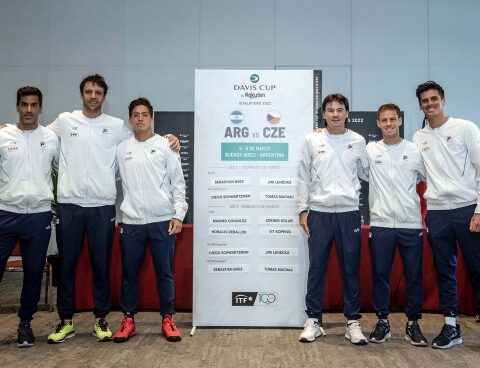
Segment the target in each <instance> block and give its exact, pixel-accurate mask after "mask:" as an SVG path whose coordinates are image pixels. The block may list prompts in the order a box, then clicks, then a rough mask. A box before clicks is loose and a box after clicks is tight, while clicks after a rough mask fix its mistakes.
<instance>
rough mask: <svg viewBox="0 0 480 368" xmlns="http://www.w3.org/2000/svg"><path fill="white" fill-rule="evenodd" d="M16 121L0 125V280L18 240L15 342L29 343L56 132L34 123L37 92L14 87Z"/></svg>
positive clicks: (38, 104)
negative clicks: (20, 280) (20, 267)
mask: <svg viewBox="0 0 480 368" xmlns="http://www.w3.org/2000/svg"><path fill="white" fill-rule="evenodd" d="M17 112H18V116H19V120H18V124H12V125H7V126H6V127H5V128H3V129H0V281H1V279H2V276H3V272H4V270H5V265H6V262H7V260H8V257H9V256H10V254H11V253H12V250H13V248H14V247H15V245H16V244H17V242H20V251H21V256H22V262H23V268H24V273H23V287H22V294H21V297H20V310H19V311H18V317H19V318H20V323H19V326H18V330H17V333H18V338H17V346H19V347H29V346H33V345H34V342H35V337H34V335H33V332H32V329H31V326H30V322H31V320H32V319H33V314H34V313H35V312H36V311H37V304H38V300H39V298H40V290H41V287H42V276H43V269H44V267H45V259H46V255H47V248H48V243H49V240H50V233H51V221H52V213H51V201H52V200H53V192H52V190H53V184H52V176H51V171H52V165H54V164H55V163H56V160H57V159H58V152H59V143H58V138H57V136H56V135H55V134H54V133H53V132H52V131H51V130H50V129H47V128H45V127H42V126H40V125H38V117H39V115H40V113H41V112H42V92H41V91H40V90H39V89H38V88H36V87H31V86H26V87H22V88H20V89H19V90H18V91H17Z"/></svg>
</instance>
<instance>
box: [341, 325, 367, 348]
mask: <svg viewBox="0 0 480 368" xmlns="http://www.w3.org/2000/svg"><path fill="white" fill-rule="evenodd" d="M345 338H347V339H348V340H350V342H351V343H352V344H354V345H367V343H368V341H367V338H366V337H365V336H364V335H363V333H362V328H361V327H360V323H358V321H353V322H350V323H348V324H347V330H346V331H345Z"/></svg>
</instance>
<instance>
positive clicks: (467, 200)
mask: <svg viewBox="0 0 480 368" xmlns="http://www.w3.org/2000/svg"><path fill="white" fill-rule="evenodd" d="M413 142H414V143H415V144H416V145H417V147H418V148H419V149H420V152H421V154H422V157H423V162H424V163H425V167H426V169H427V190H426V192H425V194H424V197H425V199H426V200H427V208H428V209H429V210H450V209H455V208H461V207H466V206H469V205H472V204H476V205H477V207H476V209H475V213H480V129H479V128H478V127H477V126H476V125H475V124H474V123H472V122H471V121H467V120H462V119H457V118H449V119H448V120H447V122H446V123H445V124H443V125H442V126H441V127H439V128H436V129H432V128H431V127H430V126H429V125H427V126H425V128H423V129H422V130H419V131H418V132H416V133H415V134H414V136H413Z"/></svg>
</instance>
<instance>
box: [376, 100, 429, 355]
mask: <svg viewBox="0 0 480 368" xmlns="http://www.w3.org/2000/svg"><path fill="white" fill-rule="evenodd" d="M401 124H402V118H401V113H400V108H399V107H398V106H397V105H395V104H385V105H382V106H380V107H379V108H378V112H377V126H378V127H379V128H380V130H381V132H382V138H383V139H382V140H381V141H378V142H370V143H369V144H368V145H367V156H368V161H369V164H370V178H369V203H370V226H371V227H370V255H371V260H372V276H373V307H374V309H375V312H376V314H377V317H378V322H377V324H376V326H375V328H374V329H373V331H372V333H371V334H370V336H369V340H370V341H371V342H375V343H382V342H385V340H387V339H389V338H390V337H391V332H390V324H389V322H388V315H389V304H390V273H391V270H392V264H393V259H394V256H395V247H396V246H397V245H398V248H399V251H400V255H401V257H402V261H403V267H404V274H405V278H406V281H407V298H406V299H407V303H406V307H405V314H406V315H407V318H408V322H407V325H406V327H405V338H406V339H407V340H408V341H410V343H411V344H412V345H415V346H426V345H427V339H426V338H425V337H424V336H423V334H422V331H421V329H420V326H419V324H418V320H419V319H420V318H421V316H422V314H421V312H422V303H423V281H422V280H423V277H422V269H423V267H422V266H423V264H422V263H423V235H422V217H421V211H420V198H419V197H418V194H417V191H416V187H417V183H418V182H419V181H420V180H425V167H424V165H423V161H422V156H421V154H420V151H419V149H418V148H417V146H416V145H415V144H413V143H412V142H409V141H407V140H404V139H402V138H401V137H400V125H401Z"/></svg>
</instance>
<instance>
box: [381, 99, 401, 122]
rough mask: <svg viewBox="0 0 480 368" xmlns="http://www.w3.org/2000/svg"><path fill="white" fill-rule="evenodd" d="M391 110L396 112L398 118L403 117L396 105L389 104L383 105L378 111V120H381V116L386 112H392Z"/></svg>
mask: <svg viewBox="0 0 480 368" xmlns="http://www.w3.org/2000/svg"><path fill="white" fill-rule="evenodd" d="M390 110H395V112H396V113H397V116H398V117H399V118H400V117H401V116H402V113H401V112H400V107H398V106H397V105H395V104H394V103H387V104H383V105H381V106H380V107H379V108H378V110H377V119H380V114H381V113H382V112H384V111H390Z"/></svg>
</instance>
